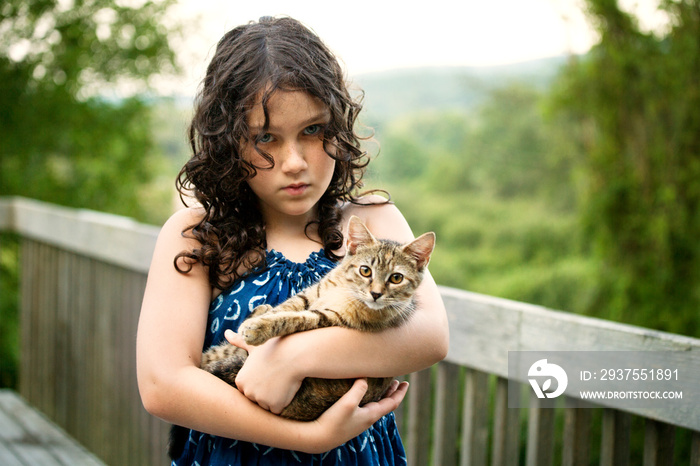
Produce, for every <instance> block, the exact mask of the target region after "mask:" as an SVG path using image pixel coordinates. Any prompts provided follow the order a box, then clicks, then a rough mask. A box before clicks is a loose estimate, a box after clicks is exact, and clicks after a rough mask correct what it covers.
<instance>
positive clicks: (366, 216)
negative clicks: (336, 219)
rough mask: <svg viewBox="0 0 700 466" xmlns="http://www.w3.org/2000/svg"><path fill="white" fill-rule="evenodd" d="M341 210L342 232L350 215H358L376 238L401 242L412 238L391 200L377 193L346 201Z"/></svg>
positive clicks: (404, 220) (403, 219)
mask: <svg viewBox="0 0 700 466" xmlns="http://www.w3.org/2000/svg"><path fill="white" fill-rule="evenodd" d="M341 209H342V211H343V222H344V225H343V233H345V229H346V228H347V221H348V220H349V219H350V217H351V216H353V215H355V216H357V217H359V218H360V219H361V220H362V221H363V222H364V224H365V225H367V228H369V230H370V231H371V232H372V234H373V235H374V236H376V237H377V238H383V239H392V240H394V241H399V242H401V243H403V242H408V241H410V240H412V239H413V234H412V233H411V228H410V227H409V225H408V222H406V219H405V218H404V216H403V214H402V213H401V211H400V210H399V209H398V208H397V207H396V205H395V204H394V203H393V202H387V199H386V198H384V197H382V196H379V195H377V194H368V195H366V196H362V197H360V198H358V199H357V200H356V201H355V202H352V203H350V202H347V203H345V204H343V206H342V207H341Z"/></svg>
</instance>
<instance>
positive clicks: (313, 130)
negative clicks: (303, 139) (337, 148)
mask: <svg viewBox="0 0 700 466" xmlns="http://www.w3.org/2000/svg"><path fill="white" fill-rule="evenodd" d="M322 129H323V126H321V125H311V126H307V127H306V128H304V134H305V135H307V136H313V135H315V134H318V133H320V132H321V130H322Z"/></svg>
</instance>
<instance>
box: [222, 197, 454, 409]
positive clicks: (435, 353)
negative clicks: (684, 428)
mask: <svg viewBox="0 0 700 466" xmlns="http://www.w3.org/2000/svg"><path fill="white" fill-rule="evenodd" d="M348 210H349V212H347V214H346V218H349V217H350V215H357V216H359V217H360V218H362V219H363V220H364V221H365V224H366V225H367V226H368V228H369V229H370V230H371V231H372V233H373V234H374V235H375V236H376V237H377V238H385V239H393V240H396V241H399V242H402V243H404V242H408V241H410V240H412V239H413V234H412V233H411V230H410V228H409V226H408V224H407V223H406V221H405V220H404V218H403V216H402V215H401V213H400V212H399V210H398V209H397V208H396V207H395V206H393V205H387V204H384V205H373V206H353V207H351V208H350V209H348ZM421 233H422V232H421ZM439 240H440V239H439V238H438V244H439ZM417 293H418V294H417V297H418V310H417V311H416V312H415V313H414V314H413V316H412V318H411V320H410V321H408V322H407V323H405V324H403V325H401V326H400V327H397V328H392V329H388V330H385V331H382V332H379V333H367V332H360V331H356V330H350V329H346V328H340V327H330V328H324V329H318V330H312V331H309V332H302V333H298V334H293V335H289V336H286V337H283V338H274V339H272V340H270V341H268V342H266V343H265V344H263V345H261V346H258V347H248V346H246V345H245V343H244V342H243V340H242V339H241V338H240V337H238V336H237V335H235V334H233V333H232V332H229V333H228V335H227V338H229V341H231V342H232V343H234V344H236V345H237V346H242V347H245V348H246V349H248V350H249V353H250V355H249V357H248V360H247V361H246V363H245V364H244V366H243V368H242V369H241V371H240V373H239V374H238V377H237V378H236V385H237V386H238V388H239V390H240V391H241V392H243V393H244V394H245V395H246V397H248V398H249V399H251V400H253V401H255V402H257V403H259V404H260V405H261V406H263V407H265V408H266V409H269V410H270V411H272V412H273V413H279V412H281V410H282V409H283V408H284V407H285V406H287V405H288V404H289V403H290V402H291V399H292V398H293V397H294V394H295V393H296V391H297V389H298V388H299V386H300V385H301V381H302V380H303V379H304V377H321V378H356V377H394V376H398V375H403V374H408V373H411V372H415V371H418V370H421V369H424V368H427V367H430V366H431V365H433V364H435V363H437V362H439V361H441V360H442V359H444V358H445V356H446V355H447V349H448V344H449V330H448V326H447V315H446V312H445V307H444V304H443V302H442V298H441V297H440V293H439V291H438V288H437V285H436V284H435V281H434V280H433V279H432V277H431V276H430V274H429V273H426V274H425V277H424V279H423V282H422V283H421V286H420V287H419V288H418V291H417ZM272 380H274V383H271V382H270V381H272Z"/></svg>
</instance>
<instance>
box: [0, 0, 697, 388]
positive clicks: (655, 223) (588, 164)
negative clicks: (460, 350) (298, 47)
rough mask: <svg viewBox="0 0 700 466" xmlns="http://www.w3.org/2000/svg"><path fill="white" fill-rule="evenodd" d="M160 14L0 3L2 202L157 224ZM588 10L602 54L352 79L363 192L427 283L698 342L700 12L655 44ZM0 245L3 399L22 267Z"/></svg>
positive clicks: (167, 112)
mask: <svg viewBox="0 0 700 466" xmlns="http://www.w3.org/2000/svg"><path fill="white" fill-rule="evenodd" d="M170 4H171V1H169V0H167V1H162V2H148V1H147V2H143V3H142V5H141V6H140V7H138V8H136V7H134V8H129V7H123V6H119V4H118V3H117V2H114V1H112V0H91V1H84V2H80V5H81V6H80V8H77V9H71V10H63V9H62V8H61V3H60V2H58V1H48V0H47V1H43V0H42V1H40V0H32V1H29V2H27V1H19V0H9V1H6V2H5V3H4V4H3V6H1V7H0V108H1V109H2V111H0V157H1V158H0V195H23V196H28V197H33V198H37V199H41V200H46V201H50V202H56V203H60V204H64V205H69V206H77V207H87V208H93V209H97V210H102V211H108V212H113V213H117V214H122V215H128V216H132V217H135V218H137V219H139V220H141V221H144V222H148V223H154V224H160V223H162V222H163V220H164V219H165V218H167V216H168V215H169V214H170V212H171V211H172V209H173V198H174V190H173V188H172V187H173V181H174V178H175V175H176V173H177V170H178V169H179V166H180V165H181V164H182V163H183V162H184V160H185V159H186V158H187V156H188V153H187V147H186V141H185V126H186V121H187V118H188V115H189V113H190V110H191V108H190V107H191V98H185V99H177V98H171V99H166V98H160V97H157V96H155V95H154V94H153V93H151V92H150V91H149V87H148V83H149V79H151V77H152V76H153V75H155V74H156V73H162V72H175V71H176V67H175V65H174V54H173V51H172V49H171V45H170V39H171V38H172V37H173V35H175V34H177V33H178V26H177V25H169V26H167V27H166V26H164V24H166V23H165V21H164V20H163V18H164V14H165V12H166V11H167V9H168V7H169V6H170ZM586 8H587V10H588V14H589V18H590V21H591V22H592V24H594V25H596V27H597V28H598V30H599V34H600V43H599V44H598V45H597V46H595V47H594V48H593V49H592V50H591V52H590V53H588V54H587V55H585V56H578V57H576V56H574V57H560V58H553V59H548V60H542V61H537V62H531V63H526V64H520V65H517V66H507V67H495V68H481V69H469V68H466V69H461V68H460V69H419V70H402V71H394V72H389V73H379V74H372V75H365V76H358V77H357V78H356V79H355V81H356V83H355V84H357V85H358V86H359V87H361V88H363V89H364V90H365V92H366V96H365V111H364V115H363V117H362V118H363V123H365V124H366V125H367V126H368V127H371V128H373V129H374V134H375V140H376V141H378V144H377V143H375V142H373V141H369V142H368V143H367V149H368V150H369V151H370V152H371V153H374V154H377V152H378V155H376V157H375V160H374V161H373V162H372V164H371V165H370V167H371V168H370V171H369V173H368V175H367V177H366V181H367V186H366V187H367V188H373V187H380V188H384V189H387V190H388V191H389V192H390V193H391V194H392V198H393V199H394V200H395V202H396V203H397V205H398V206H399V208H400V209H401V210H402V212H403V213H404V214H405V215H406V217H407V219H408V220H409V222H410V223H411V225H412V227H413V229H414V231H415V232H417V233H418V232H422V231H427V230H434V231H436V232H437V234H438V238H439V240H438V241H439V245H438V249H437V251H436V253H435V256H434V258H433V261H432V262H431V271H432V273H433V275H434V276H435V277H436V279H437V281H438V282H439V283H440V284H443V285H448V286H453V287H458V288H464V289H468V290H472V291H476V292H481V293H486V294H491V295H496V296H501V297H506V298H510V299H516V300H520V301H526V302H530V303H536V304H541V305H544V306H547V307H550V308H555V309H560V310H565V311H569V312H575V313H580V314H586V315H592V316H598V317H602V318H606V319H613V320H617V321H622V322H627V323H631V324H636V325H641V326H646V327H652V328H656V329H659V330H665V331H671V332H676V333H681V334H686V335H691V336H695V337H698V336H700V330H699V328H700V326H699V324H700V314H699V313H698V312H697V309H698V308H699V305H700V280H699V279H700V276H699V275H700V260H699V257H698V255H699V254H700V249H699V248H700V245H699V242H698V241H697V238H699V237H700V206H699V205H698V202H699V201H700V176H699V175H700V173H699V172H700V132H699V131H697V129H698V128H699V127H700V102H699V101H698V100H699V99H700V89H699V86H700V53H699V52H700V50H698V47H700V2H699V1H698V0H676V1H670V0H669V1H667V0H663V1H662V2H661V3H660V5H659V8H660V9H662V10H663V11H665V12H666V13H667V15H668V17H669V22H668V26H667V27H666V29H664V30H659V31H644V30H642V29H641V28H640V26H639V25H638V23H637V20H636V18H634V17H632V16H630V15H629V14H627V13H625V12H623V11H621V10H620V9H619V8H618V7H617V5H616V2H614V1H611V0H587V1H586ZM125 88H128V89H129V90H130V91H129V92H127V93H123V92H121V90H122V89H125ZM125 96H126V97H125ZM2 241H3V248H2V250H1V255H0V273H1V274H2V276H1V277H0V278H2V280H0V285H1V286H2V288H1V289H0V291H2V299H1V301H0V334H1V335H0V342H1V344H0V369H2V370H1V371H0V375H1V376H0V384H2V385H5V386H12V385H13V384H14V383H15V382H16V361H17V355H16V340H17V338H16V321H17V317H16V302H15V301H13V300H15V299H16V298H15V297H14V295H13V293H12V292H11V290H13V289H15V288H16V280H17V254H16V246H15V245H14V243H13V240H12V238H9V237H7V236H3V237H2Z"/></svg>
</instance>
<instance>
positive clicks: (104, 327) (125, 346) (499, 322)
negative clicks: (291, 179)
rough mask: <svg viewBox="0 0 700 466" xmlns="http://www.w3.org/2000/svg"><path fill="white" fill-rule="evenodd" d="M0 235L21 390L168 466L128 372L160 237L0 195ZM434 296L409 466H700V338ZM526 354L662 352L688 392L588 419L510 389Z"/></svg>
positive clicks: (107, 454)
mask: <svg viewBox="0 0 700 466" xmlns="http://www.w3.org/2000/svg"><path fill="white" fill-rule="evenodd" d="M0 231H7V232H14V233H16V234H17V235H19V236H20V238H21V252H20V259H19V262H20V269H21V279H20V283H21V285H20V288H21V289H20V308H21V309H20V312H21V370H20V393H21V394H22V395H23V396H24V397H25V398H26V399H27V400H28V401H29V402H30V403H31V404H32V405H34V406H35V407H37V408H38V409H40V410H41V411H43V412H44V413H45V414H46V415H47V416H48V417H49V418H50V419H52V420H54V421H55V422H56V423H58V424H59V425H61V426H62V427H63V428H64V429H65V430H66V431H67V432H68V433H70V434H71V435H72V436H73V437H75V438H76V439H78V441H80V442H81V443H82V444H83V445H85V446H86V447H87V448H88V449H89V450H91V451H93V452H94V453H96V454H97V455H98V456H100V457H101V458H102V459H104V460H105V461H106V462H107V463H109V464H114V465H122V464H129V465H140V464H142V465H151V464H152V465H155V464H166V462H167V461H166V459H165V454H164V452H165V446H164V445H165V437H166V434H167V429H168V426H167V425H166V424H165V423H163V422H161V421H159V420H157V419H155V418H153V417H152V416H150V415H148V414H147V413H146V412H145V411H144V410H143V408H142V405H141V402H140V399H139V396H138V391H137V386H136V375H135V374H136V368H135V359H136V356H135V335H136V325H137V319H138V313H139V308H140V304H141V298H142V294H143V291H144V287H145V281H146V272H147V269H148V266H149V262H150V259H151V253H152V251H153V247H154V244H155V240H156V235H157V233H158V228H155V227H151V226H146V225H142V224H138V223H136V222H133V221H131V220H129V219H125V218H122V217H117V216H113V215H107V214H102V213H97V212H91V211H84V210H75V209H68V208H63V207H58V206H54V205H50V204H45V203H40V202H36V201H31V200H27V199H22V198H5V199H0ZM0 247H1V245H0ZM441 291H442V294H443V298H444V300H445V304H446V306H447V310H448V315H449V319H450V351H449V355H448V357H447V359H446V360H445V361H444V362H442V363H440V364H438V365H436V366H435V367H433V368H432V369H429V370H425V371H422V372H420V373H416V374H411V375H410V376H408V377H409V380H410V382H411V387H410V389H409V395H408V399H407V400H406V401H405V402H404V403H403V405H402V407H401V408H400V410H399V412H398V413H397V414H398V416H399V421H400V422H401V425H402V427H403V429H402V435H403V437H404V443H405V445H406V449H407V454H408V458H409V464H412V465H424V464H433V465H439V466H449V465H456V464H461V465H486V464H491V465H508V466H510V465H517V464H525V465H533V466H535V465H536V466H540V465H545V466H546V465H550V464H565V465H588V464H602V465H615V466H618V465H625V464H645V465H662V464H668V465H676V464H692V465H696V466H697V465H700V433H699V432H698V431H700V400H698V399H697V394H698V390H699V389H698V387H700V340H698V339H694V338H689V337H684V336H680V335H673V334H668V333H663V332H657V331H653V330H649V329H644V328H639V327H633V326H629V325H622V324H617V323H613V322H608V321H604V320H599V319H592V318H586V317H581V316H576V315H572V314H568V313H563V312H556V311H551V310H547V309H544V308H541V307H538V306H532V305H528V304H524V303H518V302H513V301H508V300H503V299H498V298H493V297H488V296H483V295H478V294H474V293H469V292H466V291H462V290H456V289H450V288H442V289H441ZM531 350H532V351H535V350H537V351H544V350H547V351H572V352H576V351H654V352H656V353H658V354H669V355H672V359H669V363H672V364H673V365H675V366H676V367H680V368H681V371H682V374H683V376H684V377H687V383H685V382H684V387H687V390H686V392H684V398H683V399H682V400H676V401H677V403H674V404H672V405H671V406H672V407H671V408H665V409H659V408H651V407H649V406H646V405H645V404H643V403H640V404H639V405H638V407H632V408H629V407H625V409H624V410H622V409H621V405H620V404H619V402H617V401H616V400H606V401H605V404H604V405H602V404H601V405H599V406H598V407H593V405H590V404H586V403H584V402H582V401H581V400H579V399H578V398H577V397H575V396H571V397H569V396H562V397H561V400H562V401H561V403H560V405H559V406H558V407H557V408H556V409H551V408H546V407H543V405H542V402H541V401H540V400H539V399H538V398H536V397H535V396H534V394H533V392H532V390H531V389H530V386H529V384H528V383H527V381H526V380H510V381H509V379H508V377H509V370H508V352H509V351H510V352H513V351H531ZM664 352H667V353H664ZM669 358H671V356H669ZM518 383H520V384H519V385H513V384H518ZM509 384H511V389H512V388H513V387H520V390H521V393H522V395H523V396H525V397H528V396H530V397H531V398H530V401H529V405H528V407H527V409H513V408H509V407H508V388H509ZM601 403H602V402H601ZM583 406H585V407H583Z"/></svg>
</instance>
